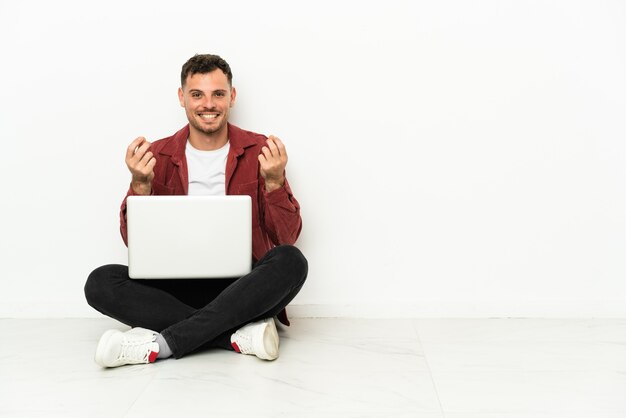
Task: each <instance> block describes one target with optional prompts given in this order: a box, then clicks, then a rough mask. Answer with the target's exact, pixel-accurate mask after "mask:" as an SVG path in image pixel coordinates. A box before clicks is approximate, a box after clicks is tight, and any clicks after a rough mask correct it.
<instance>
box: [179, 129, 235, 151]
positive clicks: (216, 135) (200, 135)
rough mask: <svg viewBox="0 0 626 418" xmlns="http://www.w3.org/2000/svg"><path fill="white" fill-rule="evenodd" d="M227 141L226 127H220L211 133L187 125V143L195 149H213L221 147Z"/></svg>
mask: <svg viewBox="0 0 626 418" xmlns="http://www.w3.org/2000/svg"><path fill="white" fill-rule="evenodd" d="M227 142H228V127H227V126H224V128H222V129H220V130H219V131H217V132H213V133H212V134H207V133H205V132H202V131H199V130H197V129H195V128H194V127H193V126H191V125H190V126H189V143H191V146H192V147H194V148H195V149H198V150H201V151H214V150H216V149H220V148H222V147H223V146H224V145H226V143H227Z"/></svg>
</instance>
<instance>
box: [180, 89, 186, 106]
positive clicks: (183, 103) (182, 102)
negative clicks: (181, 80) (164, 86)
mask: <svg viewBox="0 0 626 418" xmlns="http://www.w3.org/2000/svg"><path fill="white" fill-rule="evenodd" d="M178 101H179V102H180V106H181V107H185V95H184V94H183V88H182V87H179V88H178Z"/></svg>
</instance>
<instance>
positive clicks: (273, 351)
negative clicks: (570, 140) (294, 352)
mask: <svg viewBox="0 0 626 418" xmlns="http://www.w3.org/2000/svg"><path fill="white" fill-rule="evenodd" d="M259 333H260V335H258V337H257V338H256V339H255V340H256V342H257V343H258V344H259V346H257V347H255V351H256V352H257V353H258V355H257V357H259V358H261V359H263V360H276V359H277V358H278V345H279V341H280V340H279V338H278V330H277V329H276V324H275V323H274V319H273V318H272V319H270V320H269V321H267V322H266V326H265V327H263V328H262V329H261V330H259Z"/></svg>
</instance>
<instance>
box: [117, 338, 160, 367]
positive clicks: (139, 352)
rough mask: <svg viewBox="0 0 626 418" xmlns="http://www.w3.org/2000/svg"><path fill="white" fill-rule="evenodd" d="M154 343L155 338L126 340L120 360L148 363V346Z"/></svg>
mask: <svg viewBox="0 0 626 418" xmlns="http://www.w3.org/2000/svg"><path fill="white" fill-rule="evenodd" d="M153 341H154V337H151V338H150V339H147V338H144V339H141V340H139V339H130V338H124V340H123V341H122V351H121V352H120V356H119V358H120V359H122V360H131V361H141V362H144V363H146V362H147V361H148V355H149V354H150V350H149V349H148V344H150V343H151V342H153Z"/></svg>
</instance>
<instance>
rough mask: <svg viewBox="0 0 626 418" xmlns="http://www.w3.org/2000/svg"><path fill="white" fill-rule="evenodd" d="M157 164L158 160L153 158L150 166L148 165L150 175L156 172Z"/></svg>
mask: <svg viewBox="0 0 626 418" xmlns="http://www.w3.org/2000/svg"><path fill="white" fill-rule="evenodd" d="M156 163H157V160H156V158H154V157H152V159H150V161H148V164H146V168H147V169H148V174H150V173H152V172H153V171H154V166H155V165H156Z"/></svg>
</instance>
